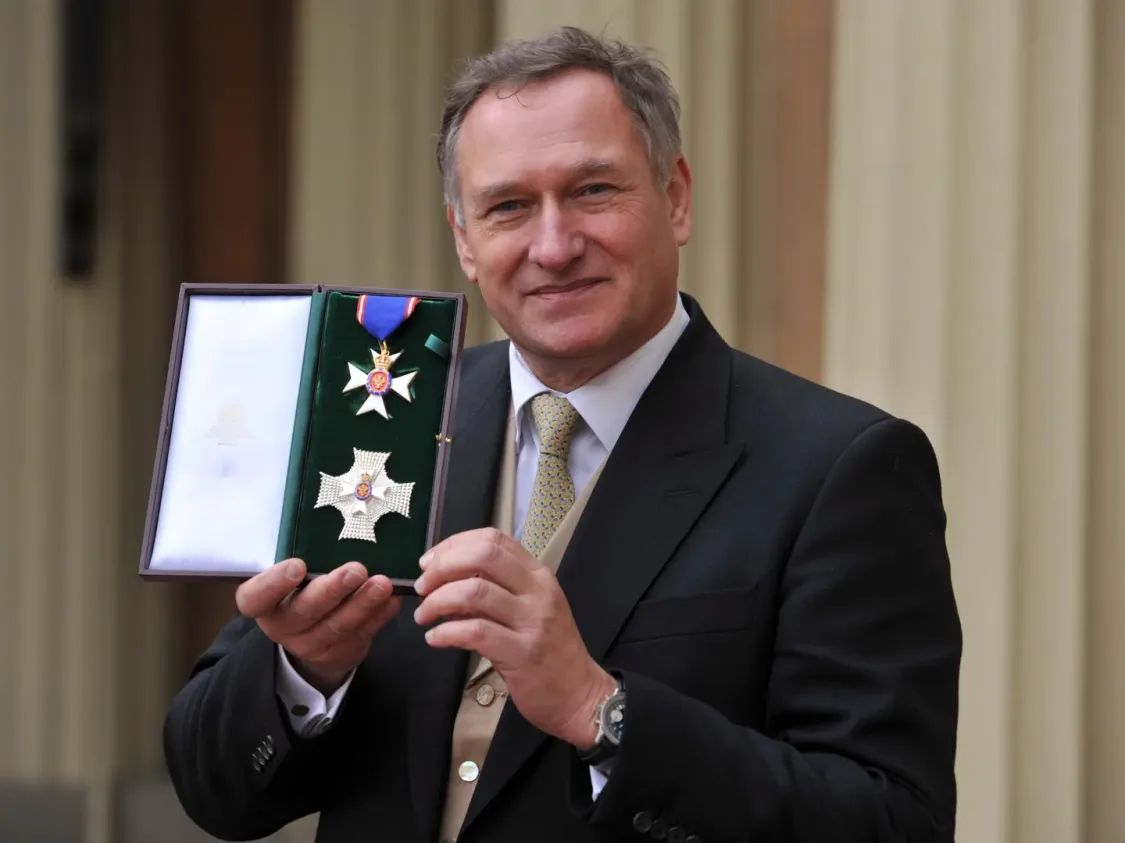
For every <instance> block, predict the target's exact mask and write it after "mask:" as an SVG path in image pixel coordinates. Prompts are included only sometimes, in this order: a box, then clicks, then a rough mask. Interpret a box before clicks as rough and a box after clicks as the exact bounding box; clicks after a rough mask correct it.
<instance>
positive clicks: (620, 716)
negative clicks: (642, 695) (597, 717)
mask: <svg viewBox="0 0 1125 843" xmlns="http://www.w3.org/2000/svg"><path fill="white" fill-rule="evenodd" d="M602 723H603V726H602V728H603V729H605V732H606V735H607V736H608V737H609V739H610V740H611V741H613V742H614V743H620V742H621V730H622V728H623V726H624V725H625V695H624V694H615V695H614V696H612V697H610V698H609V699H608V700H607V701H606V704H605V711H603V712H602Z"/></svg>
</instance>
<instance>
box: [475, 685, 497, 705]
mask: <svg viewBox="0 0 1125 843" xmlns="http://www.w3.org/2000/svg"><path fill="white" fill-rule="evenodd" d="M494 699H496V689H495V688H493V687H492V686H491V685H481V686H480V687H479V688H477V702H478V703H480V704H481V705H489V704H490V703H491V702H492V701H493V700H494Z"/></svg>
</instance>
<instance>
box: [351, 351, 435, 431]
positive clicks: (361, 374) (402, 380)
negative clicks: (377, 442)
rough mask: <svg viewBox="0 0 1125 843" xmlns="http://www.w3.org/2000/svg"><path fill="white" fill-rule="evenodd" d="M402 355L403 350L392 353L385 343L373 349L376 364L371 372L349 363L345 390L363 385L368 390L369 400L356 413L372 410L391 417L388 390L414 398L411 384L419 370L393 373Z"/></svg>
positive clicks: (410, 398) (409, 398) (373, 358)
mask: <svg viewBox="0 0 1125 843" xmlns="http://www.w3.org/2000/svg"><path fill="white" fill-rule="evenodd" d="M401 356H402V352H401V351H400V352H398V353H396V354H391V352H390V351H389V350H388V349H387V344H386V343H383V344H382V348H381V349H380V350H379V351H375V350H374V349H371V362H372V365H373V366H374V368H373V369H371V371H370V372H365V371H363V369H361V368H359V366H357V365H355V364H354V363H348V375H349V378H348V384H347V386H345V387H344V390H343V391H344V392H350V391H351V390H353V389H359V388H360V387H363V388H365V389H366V390H367V400H366V401H364V402H363V406H361V407H360V408H359V409H358V410H356V415H357V416H361V415H363V414H364V413H369V412H371V411H372V410H374V411H375V412H377V413H378V414H379V415H381V416H382V417H383V418H385V419H389V418H390V415H389V414H388V413H387V405H386V402H384V401H383V396H384V395H386V394H387V393H388V392H395V393H397V394H399V395H401V396H402V397H403V398H405V399H406V400H407V401H413V400H414V399H413V398H412V397H411V395H410V384H411V383H412V382H413V380H414V376H415V375H417V374H418V373H417V372H407V373H406V374H404V375H392V374H391V366H392V365H394V362H395V361H396V360H398V358H399V357H401Z"/></svg>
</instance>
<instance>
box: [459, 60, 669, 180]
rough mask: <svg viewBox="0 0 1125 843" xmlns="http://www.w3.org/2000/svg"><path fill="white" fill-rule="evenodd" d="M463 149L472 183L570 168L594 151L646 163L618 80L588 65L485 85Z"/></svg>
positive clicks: (463, 173)
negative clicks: (515, 84) (519, 82)
mask: <svg viewBox="0 0 1125 843" xmlns="http://www.w3.org/2000/svg"><path fill="white" fill-rule="evenodd" d="M638 153H639V158H638ZM457 155H458V170H459V173H460V177H461V179H462V184H463V186H464V187H466V188H469V187H471V186H477V185H481V184H487V183H489V182H492V181H496V180H502V179H503V180H511V179H518V178H521V177H532V176H535V175H539V174H545V173H549V172H554V171H566V170H568V169H570V168H572V167H574V165H575V164H576V163H578V162H581V161H588V160H591V159H597V160H600V161H606V162H609V163H612V164H615V165H617V166H622V167H625V166H635V165H636V163H637V162H638V161H640V163H641V166H647V161H646V160H645V159H644V146H643V144H642V143H641V139H640V137H639V135H638V133H637V130H636V126H635V124H634V122H633V117H632V113H631V112H630V111H629V109H628V108H626V106H625V104H624V103H623V102H622V101H621V98H620V96H619V95H618V93H617V87H616V86H615V85H614V83H613V82H612V80H610V79H608V78H607V77H605V76H604V75H602V74H600V73H595V72H593V71H585V70H582V71H569V72H567V73H564V74H560V75H559V76H555V77H552V78H550V79H546V80H542V81H536V82H533V83H530V84H528V85H525V86H523V87H522V88H519V89H518V90H516V89H513V88H507V89H505V88H498V89H494V90H490V91H488V92H486V93H485V94H484V95H483V96H481V97H480V98H479V99H478V100H477V101H476V102H475V103H474V104H473V107H472V108H471V109H470V110H469V112H468V114H467V115H466V116H465V120H464V122H463V123H462V127H461V135H460V138H459V140H458V151H457Z"/></svg>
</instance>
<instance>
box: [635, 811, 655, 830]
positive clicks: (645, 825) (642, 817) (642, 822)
mask: <svg viewBox="0 0 1125 843" xmlns="http://www.w3.org/2000/svg"><path fill="white" fill-rule="evenodd" d="M633 828H635V829H636V830H637V831H639V832H640V833H641V834H648V832H649V829H651V828H652V817H650V816H649V815H648V814H647V813H646V812H644V811H639V812H638V813H637V815H636V816H635V817H633Z"/></svg>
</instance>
